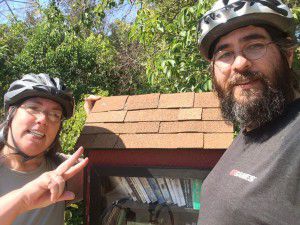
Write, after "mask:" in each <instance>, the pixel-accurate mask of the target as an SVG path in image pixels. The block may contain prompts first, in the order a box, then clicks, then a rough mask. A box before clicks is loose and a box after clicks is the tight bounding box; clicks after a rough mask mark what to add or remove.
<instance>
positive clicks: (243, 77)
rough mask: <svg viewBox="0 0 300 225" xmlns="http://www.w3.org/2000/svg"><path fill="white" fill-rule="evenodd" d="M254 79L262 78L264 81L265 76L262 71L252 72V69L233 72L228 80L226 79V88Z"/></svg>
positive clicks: (229, 88)
mask: <svg viewBox="0 0 300 225" xmlns="http://www.w3.org/2000/svg"><path fill="white" fill-rule="evenodd" d="M254 80H262V81H265V78H264V76H263V74H262V73H260V72H253V71H245V72H242V73H234V74H233V75H232V76H231V77H230V80H229V81H228V88H227V90H232V88H233V87H234V86H237V85H240V84H245V83H249V82H252V81H254Z"/></svg>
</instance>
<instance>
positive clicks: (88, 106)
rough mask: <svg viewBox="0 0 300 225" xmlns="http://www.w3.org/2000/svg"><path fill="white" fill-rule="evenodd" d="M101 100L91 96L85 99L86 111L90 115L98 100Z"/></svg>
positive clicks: (98, 97)
mask: <svg viewBox="0 0 300 225" xmlns="http://www.w3.org/2000/svg"><path fill="white" fill-rule="evenodd" d="M99 99H101V97H100V96H96V95H90V96H89V97H87V98H85V99H84V106H83V107H84V110H85V112H86V113H87V114H89V113H90V112H91V110H92V108H93V106H94V104H95V102H96V101H97V100H99Z"/></svg>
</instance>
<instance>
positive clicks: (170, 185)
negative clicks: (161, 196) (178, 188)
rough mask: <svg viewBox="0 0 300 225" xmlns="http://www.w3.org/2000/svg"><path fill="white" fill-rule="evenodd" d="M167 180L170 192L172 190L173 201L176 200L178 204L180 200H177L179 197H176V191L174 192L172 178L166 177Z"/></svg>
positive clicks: (175, 202)
mask: <svg viewBox="0 0 300 225" xmlns="http://www.w3.org/2000/svg"><path fill="white" fill-rule="evenodd" d="M165 181H166V183H167V187H168V190H169V192H170V195H171V198H172V201H173V202H174V204H177V205H178V201H177V198H176V195H175V192H174V189H173V185H172V183H171V180H170V178H165Z"/></svg>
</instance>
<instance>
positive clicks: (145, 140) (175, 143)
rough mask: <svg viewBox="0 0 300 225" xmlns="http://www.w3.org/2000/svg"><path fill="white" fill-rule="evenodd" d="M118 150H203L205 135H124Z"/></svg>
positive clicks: (117, 146) (121, 137) (118, 144)
mask: <svg viewBox="0 0 300 225" xmlns="http://www.w3.org/2000/svg"><path fill="white" fill-rule="evenodd" d="M116 148H203V134H201V133H196V134H123V135H120V140H119V142H118V143H117V145H116Z"/></svg>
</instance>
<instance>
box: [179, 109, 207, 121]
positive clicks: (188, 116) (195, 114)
mask: <svg viewBox="0 0 300 225" xmlns="http://www.w3.org/2000/svg"><path fill="white" fill-rule="evenodd" d="M201 116H202V108H189V109H179V114H178V120H201Z"/></svg>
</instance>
